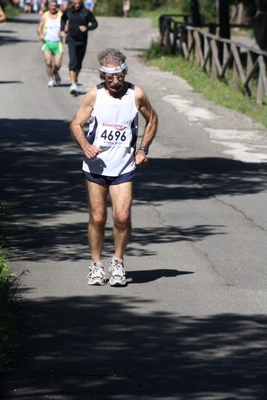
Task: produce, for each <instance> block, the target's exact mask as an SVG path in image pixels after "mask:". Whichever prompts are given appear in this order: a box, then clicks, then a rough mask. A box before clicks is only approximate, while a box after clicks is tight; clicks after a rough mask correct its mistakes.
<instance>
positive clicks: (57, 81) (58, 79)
mask: <svg viewBox="0 0 267 400" xmlns="http://www.w3.org/2000/svg"><path fill="white" fill-rule="evenodd" d="M55 81H56V84H57V85H59V84H60V82H61V78H60V75H59V73H58V72H56V73H55Z"/></svg>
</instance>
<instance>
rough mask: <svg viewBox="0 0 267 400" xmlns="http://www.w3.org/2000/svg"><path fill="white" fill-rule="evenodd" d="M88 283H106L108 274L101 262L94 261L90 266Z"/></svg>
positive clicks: (101, 284)
mask: <svg viewBox="0 0 267 400" xmlns="http://www.w3.org/2000/svg"><path fill="white" fill-rule="evenodd" d="M87 278H88V281H87V283H88V285H100V286H103V285H105V283H106V274H105V271H104V267H103V264H102V263H101V262H92V263H91V265H90V266H89V274H88V275H87Z"/></svg>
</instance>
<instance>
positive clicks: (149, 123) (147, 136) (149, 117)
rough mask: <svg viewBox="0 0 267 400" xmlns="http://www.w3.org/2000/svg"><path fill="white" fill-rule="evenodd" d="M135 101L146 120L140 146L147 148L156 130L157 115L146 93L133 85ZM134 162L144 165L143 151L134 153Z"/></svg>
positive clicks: (145, 159) (144, 156)
mask: <svg viewBox="0 0 267 400" xmlns="http://www.w3.org/2000/svg"><path fill="white" fill-rule="evenodd" d="M135 103H136V107H137V108H138V110H139V111H140V113H141V114H142V116H143V117H144V119H145V121H146V125H145V129H144V133H143V136H142V139H141V143H140V147H147V148H148V147H149V146H150V144H151V143H152V141H153V139H154V137H155V135H156V132H157V127H158V116H157V114H156V112H155V110H154V109H153V107H152V106H151V104H150V101H149V99H148V97H147V94H146V93H145V91H144V90H143V89H142V88H140V87H138V86H136V87H135ZM135 162H136V164H137V165H145V164H146V163H147V157H146V155H145V153H144V152H143V151H138V152H137V153H136V157H135Z"/></svg>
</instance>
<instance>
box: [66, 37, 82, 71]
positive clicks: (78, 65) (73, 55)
mask: <svg viewBox="0 0 267 400" xmlns="http://www.w3.org/2000/svg"><path fill="white" fill-rule="evenodd" d="M68 48H69V70H70V71H75V70H76V69H82V62H83V59H84V55H85V52H86V44H85V45H83V44H75V43H72V42H68Z"/></svg>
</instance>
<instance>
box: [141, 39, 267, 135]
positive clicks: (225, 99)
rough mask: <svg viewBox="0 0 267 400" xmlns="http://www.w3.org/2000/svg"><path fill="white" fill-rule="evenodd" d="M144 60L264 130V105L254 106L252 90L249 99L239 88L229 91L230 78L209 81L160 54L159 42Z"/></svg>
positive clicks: (191, 67)
mask: <svg viewBox="0 0 267 400" xmlns="http://www.w3.org/2000/svg"><path fill="white" fill-rule="evenodd" d="M144 57H145V59H146V61H147V62H148V63H149V64H150V65H153V66H155V67H158V68H160V69H161V70H163V71H169V72H172V73H173V74H174V75H178V76H180V77H181V78H184V79H185V80H186V81H187V82H188V83H189V84H190V85H191V86H192V88H193V89H194V91H195V92H199V93H202V94H203V95H204V97H205V98H206V99H208V100H212V101H214V102H215V103H217V104H220V105H222V106H224V107H227V108H230V109H232V110H235V111H239V112H241V113H243V114H246V115H249V116H250V117H252V118H253V119H254V120H256V121H258V122H260V123H261V124H262V125H264V126H265V127H267V112H266V105H265V104H263V105H262V106H259V105H257V104H256V90H255V91H254V92H252V96H251V97H246V96H245V95H244V93H243V92H242V90H241V89H240V90H236V91H235V90H233V89H232V87H231V83H230V79H229V80H228V81H222V80H216V81H212V80H211V78H210V76H209V75H208V74H206V73H205V72H204V71H203V70H202V69H201V67H199V66H198V65H196V64H195V63H193V62H191V61H187V60H185V59H184V58H183V57H181V56H177V55H169V54H166V53H164V50H163V48H162V47H161V45H160V43H156V42H153V43H152V44H151V46H150V48H149V49H148V50H147V51H146V52H145V55H144ZM229 78H230V77H229Z"/></svg>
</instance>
